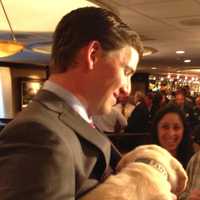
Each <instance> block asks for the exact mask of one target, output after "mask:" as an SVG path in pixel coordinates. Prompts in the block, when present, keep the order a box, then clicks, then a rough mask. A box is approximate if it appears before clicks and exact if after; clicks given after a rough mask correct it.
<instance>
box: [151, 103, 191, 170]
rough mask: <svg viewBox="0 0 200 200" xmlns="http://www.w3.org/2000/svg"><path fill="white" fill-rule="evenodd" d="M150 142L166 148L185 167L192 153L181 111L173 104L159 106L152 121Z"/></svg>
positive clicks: (189, 138)
mask: <svg viewBox="0 0 200 200" xmlns="http://www.w3.org/2000/svg"><path fill="white" fill-rule="evenodd" d="M151 133H152V142H153V143H155V144H158V145H160V146H162V147H163V148H165V149H167V150H168V151H169V152H170V153H171V154H172V155H173V156H174V157H176V158H177V159H178V160H179V161H180V162H181V163H182V165H183V166H184V167H186V165H187V163H188V161H189V159H190V157H191V156H192V154H193V153H194V151H193V147H192V143H191V137H190V134H189V132H188V127H187V125H186V121H185V116H184V114H183V113H182V111H181V110H180V109H179V108H178V107H177V106H175V105H173V104H168V105H166V106H164V107H163V108H161V109H160V110H159V111H158V112H157V113H156V115H155V118H154V119H153V123H152V130H151Z"/></svg>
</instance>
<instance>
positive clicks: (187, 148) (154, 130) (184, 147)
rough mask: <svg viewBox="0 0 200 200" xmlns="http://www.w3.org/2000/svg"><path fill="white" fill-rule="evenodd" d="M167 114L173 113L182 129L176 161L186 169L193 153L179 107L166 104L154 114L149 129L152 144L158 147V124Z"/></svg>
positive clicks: (187, 130)
mask: <svg viewBox="0 0 200 200" xmlns="http://www.w3.org/2000/svg"><path fill="white" fill-rule="evenodd" d="M168 113H175V114H177V115H178V116H179V117H180V120H181V122H182V124H183V127H184V132H183V139H182V141H181V142H180V144H179V146H178V149H177V159H178V160H179V161H180V162H181V163H182V165H183V167H184V168H186V166H187V163H188V161H189V160H190V158H191V156H192V154H193V153H194V151H193V147H192V142H191V135H190V133H189V129H188V126H187V124H186V120H185V115H184V113H183V112H182V111H181V110H180V108H179V107H177V106H176V105H174V104H167V105H165V106H164V107H162V108H161V109H160V110H158V112H157V113H156V115H155V117H154V119H153V122H152V127H151V134H152V143H154V144H157V145H160V142H159V138H158V124H159V122H160V121H161V119H162V118H163V117H164V116H165V115H166V114H168Z"/></svg>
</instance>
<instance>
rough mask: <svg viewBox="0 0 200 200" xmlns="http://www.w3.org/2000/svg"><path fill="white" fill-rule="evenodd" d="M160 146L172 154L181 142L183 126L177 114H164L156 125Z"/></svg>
mask: <svg viewBox="0 0 200 200" xmlns="http://www.w3.org/2000/svg"><path fill="white" fill-rule="evenodd" d="M157 128H158V139H159V143H160V145H161V146H162V147H163V148H165V149H167V150H168V151H169V152H174V151H176V149H177V148H178V145H179V144H180V142H181V141H182V138H183V132H184V125H183V123H182V121H181V118H180V117H179V115H178V114H177V113H167V114H165V115H164V116H163V117H162V118H161V120H160V122H159V123H158V126H157Z"/></svg>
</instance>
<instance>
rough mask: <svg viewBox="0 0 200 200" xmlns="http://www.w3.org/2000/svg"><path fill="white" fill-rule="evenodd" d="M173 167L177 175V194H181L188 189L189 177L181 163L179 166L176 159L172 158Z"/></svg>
mask: <svg viewBox="0 0 200 200" xmlns="http://www.w3.org/2000/svg"><path fill="white" fill-rule="evenodd" d="M171 165H172V168H173V169H174V171H175V174H176V188H175V193H176V194H180V193H181V192H183V191H184V190H185V188H186V185H187V182H188V176H187V173H186V171H185V169H184V168H183V166H182V165H181V164H180V163H179V164H177V160H176V159H175V158H172V161H171ZM174 187H175V186H174Z"/></svg>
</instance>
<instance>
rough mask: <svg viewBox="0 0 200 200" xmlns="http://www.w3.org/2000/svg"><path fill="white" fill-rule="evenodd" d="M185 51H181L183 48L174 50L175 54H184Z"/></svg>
mask: <svg viewBox="0 0 200 200" xmlns="http://www.w3.org/2000/svg"><path fill="white" fill-rule="evenodd" d="M184 53H185V51H183V50H177V51H176V54H184Z"/></svg>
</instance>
